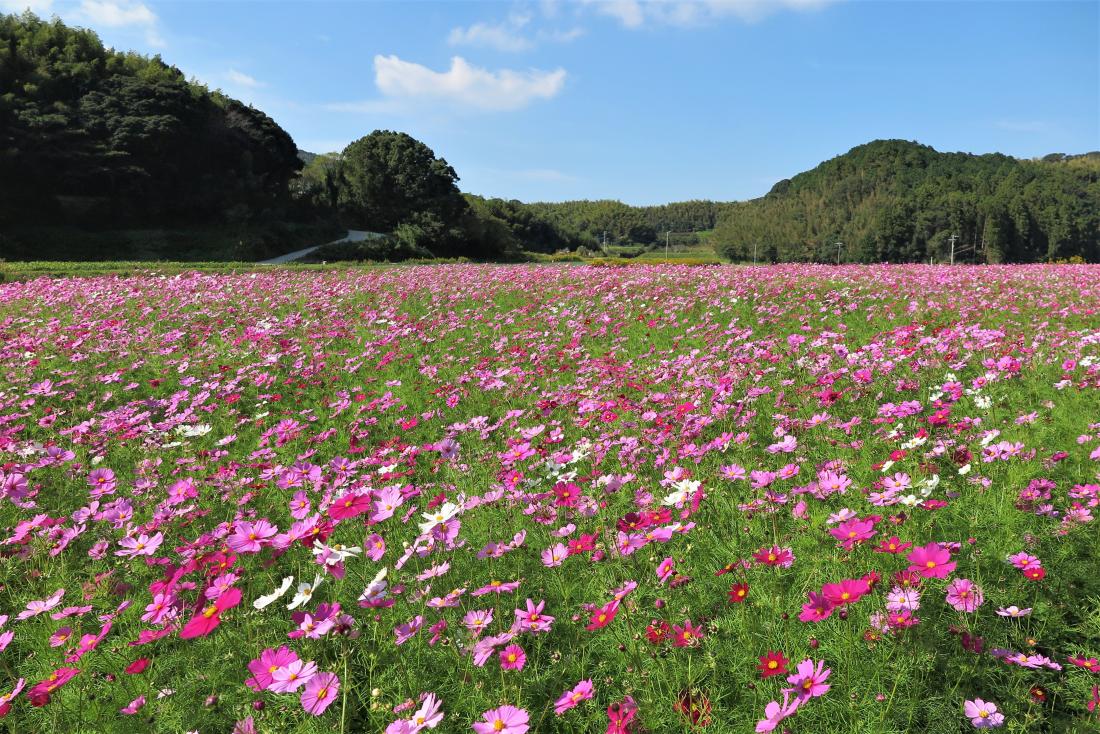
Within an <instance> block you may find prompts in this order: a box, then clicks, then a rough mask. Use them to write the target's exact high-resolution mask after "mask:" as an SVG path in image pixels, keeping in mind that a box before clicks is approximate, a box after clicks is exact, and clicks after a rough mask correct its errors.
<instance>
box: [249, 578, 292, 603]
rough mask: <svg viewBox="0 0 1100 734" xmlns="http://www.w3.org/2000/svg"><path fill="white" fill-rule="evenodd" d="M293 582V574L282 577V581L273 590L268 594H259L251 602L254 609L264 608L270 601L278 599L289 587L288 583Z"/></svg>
mask: <svg viewBox="0 0 1100 734" xmlns="http://www.w3.org/2000/svg"><path fill="white" fill-rule="evenodd" d="M293 583H294V577H293V576H287V577H285V578H284V579H283V583H281V584H279V588H277V589H275V591H273V592H271V593H270V594H266V595H264V596H261V597H260V598H259V599H257V600H256V601H254V602H252V606H254V607H255V608H256V609H264V608H265V607H267V606H268V605H270V604H271V603H272V602H274V601H276V600H278V599H279V597H281V596H282V595H283V594H285V593H286V592H287V590H288V589H290V585H291V584H293Z"/></svg>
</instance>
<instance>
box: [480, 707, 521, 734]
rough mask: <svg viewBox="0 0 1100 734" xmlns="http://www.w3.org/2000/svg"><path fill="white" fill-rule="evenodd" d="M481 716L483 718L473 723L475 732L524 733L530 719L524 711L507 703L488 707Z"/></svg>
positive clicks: (494, 733) (486, 733)
mask: <svg viewBox="0 0 1100 734" xmlns="http://www.w3.org/2000/svg"><path fill="white" fill-rule="evenodd" d="M481 717H482V718H483V719H485V720H484V721H478V722H476V723H475V724H474V731H475V732H477V734H525V732H526V731H527V728H528V727H527V722H528V721H530V717H528V716H527V712H526V711H524V710H523V709H518V708H516V707H515V706H509V705H507V704H505V705H504V706H501V707H500V708H495V709H489V710H488V711H486V712H485V713H484V714H482V715H481Z"/></svg>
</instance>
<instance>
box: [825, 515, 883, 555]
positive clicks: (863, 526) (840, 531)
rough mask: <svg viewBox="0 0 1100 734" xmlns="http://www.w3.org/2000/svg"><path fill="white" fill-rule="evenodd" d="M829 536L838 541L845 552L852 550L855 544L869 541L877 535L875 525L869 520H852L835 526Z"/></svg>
mask: <svg viewBox="0 0 1100 734" xmlns="http://www.w3.org/2000/svg"><path fill="white" fill-rule="evenodd" d="M829 534H830V535H832V536H833V537H834V538H836V539H837V540H839V541H840V544H841V546H843V547H844V549H845V550H852V548H853V547H854V546H855V545H856V543H862V542H863V541H865V540H870V539H871V538H873V537H874V536H875V535H876V534H877V533H876V531H875V524H874V523H873V522H871V521H870V520H860V519H852V520H846V521H845V522H842V523H841V524H840V525H837V526H836V527H835V528H833V529H832V530H830V531H829Z"/></svg>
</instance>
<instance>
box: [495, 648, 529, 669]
mask: <svg viewBox="0 0 1100 734" xmlns="http://www.w3.org/2000/svg"><path fill="white" fill-rule="evenodd" d="M526 664H527V654H526V653H525V652H523V648H522V647H520V646H519V645H516V644H511V645H509V646H508V647H506V648H504V649H503V650H501V651H500V667H501V668H503V669H504V670H523V666H524V665H526Z"/></svg>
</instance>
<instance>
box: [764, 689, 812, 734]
mask: <svg viewBox="0 0 1100 734" xmlns="http://www.w3.org/2000/svg"><path fill="white" fill-rule="evenodd" d="M802 701H803V699H801V698H798V697H795V698H794V699H791V694H790V693H789V692H787V691H784V692H783V703H782V704H780V703H779V702H778V701H772V702H771V703H769V704H768V705H767V706H765V707H764V718H763V719H761V720H760V721H758V722H756V731H757V734H762V733H763V732H769V731H772V730H773V729H775V727H777V726H779V723H780V722H781V721H783V719H785V718H787V717H788V716H791V715H793V714H794V713H795V712H796V711H798V707H799V705H801V703H802Z"/></svg>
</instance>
